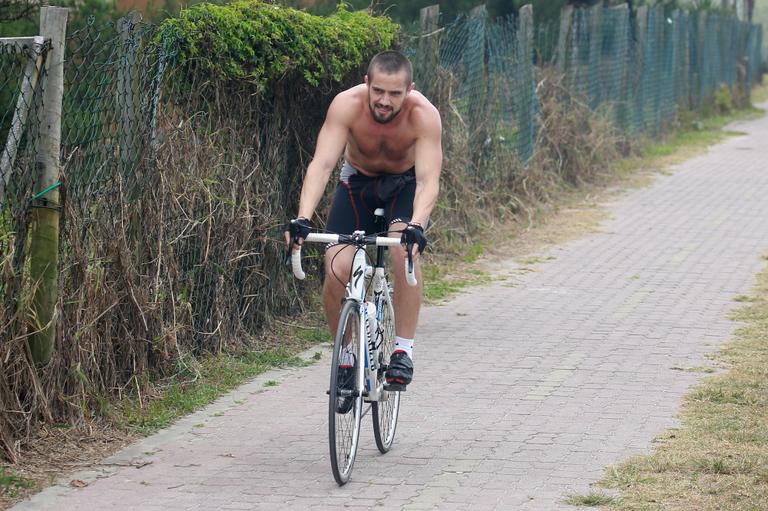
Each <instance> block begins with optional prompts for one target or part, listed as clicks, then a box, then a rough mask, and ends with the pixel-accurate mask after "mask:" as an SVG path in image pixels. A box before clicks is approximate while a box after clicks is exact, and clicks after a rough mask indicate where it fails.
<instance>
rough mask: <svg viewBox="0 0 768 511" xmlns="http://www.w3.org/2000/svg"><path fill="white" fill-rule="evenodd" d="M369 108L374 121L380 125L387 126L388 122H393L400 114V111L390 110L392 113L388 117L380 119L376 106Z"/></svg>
mask: <svg viewBox="0 0 768 511" xmlns="http://www.w3.org/2000/svg"><path fill="white" fill-rule="evenodd" d="M368 105H369V108H370V109H371V116H373V120H374V121H376V122H378V123H379V124H387V123H388V122H391V121H392V119H394V118H395V117H397V114H399V113H400V110H398V111H395V109H394V108H390V113H389V114H388V115H387V116H386V117H380V116H379V114H378V113H377V112H376V105H371V104H370V103H369V104H368Z"/></svg>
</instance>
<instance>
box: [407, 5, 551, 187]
mask: <svg viewBox="0 0 768 511" xmlns="http://www.w3.org/2000/svg"><path fill="white" fill-rule="evenodd" d="M521 20H522V19H521V18H520V17H507V18H504V19H501V20H496V21H491V20H490V19H489V18H488V14H487V12H486V11H485V9H477V10H475V11H474V13H473V15H472V16H469V17H462V18H459V19H457V20H456V21H455V22H454V23H452V24H451V25H449V26H446V27H444V30H443V31H442V32H441V33H439V34H436V35H434V36H433V37H434V38H436V39H438V40H439V43H438V44H437V45H435V46H434V50H432V51H436V52H437V58H434V59H430V58H427V57H425V56H423V55H418V54H417V55H416V61H417V62H434V63H435V64H433V65H436V66H437V67H436V68H432V69H422V70H419V72H420V73H421V76H424V77H429V78H431V79H435V78H438V79H441V80H444V79H445V76H446V74H445V72H441V70H444V71H446V72H447V73H448V76H450V81H451V83H452V84H453V87H452V90H451V95H450V97H451V105H450V107H451V108H453V109H454V111H455V112H457V113H458V114H459V115H460V117H461V119H462V123H463V125H464V126H465V127H466V130H467V132H468V134H469V140H470V147H471V148H472V150H473V155H472V156H473V158H474V159H475V161H477V162H479V161H481V160H482V155H484V154H486V155H487V154H488V153H489V152H492V151H512V152H515V153H516V154H517V155H518V157H519V158H520V159H521V160H522V161H527V160H528V159H529V158H530V157H531V155H532V154H533V148H534V139H535V133H536V125H535V114H536V111H537V108H538V103H537V99H536V91H535V81H534V64H533V40H532V35H533V26H532V24H531V25H530V30H529V31H528V33H527V34H526V33H525V31H526V28H525V25H522V30H521V24H522V23H523V22H522V21H521ZM542 37H543V36H542ZM422 48H423V47H422ZM430 89H434V86H431V85H427V87H426V90H430ZM445 107H446V108H447V107H448V106H447V105H446V106H445ZM471 171H472V172H476V173H478V174H479V177H480V178H483V177H487V176H484V175H483V173H484V172H486V171H487V169H485V168H484V167H483V166H482V165H476V166H475V167H473V169H472V170H471Z"/></svg>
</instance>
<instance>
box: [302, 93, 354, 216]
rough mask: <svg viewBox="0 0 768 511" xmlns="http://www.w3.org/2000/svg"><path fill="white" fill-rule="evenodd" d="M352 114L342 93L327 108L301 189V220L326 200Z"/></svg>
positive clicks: (345, 140)
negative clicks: (325, 194) (325, 193)
mask: <svg viewBox="0 0 768 511" xmlns="http://www.w3.org/2000/svg"><path fill="white" fill-rule="evenodd" d="M351 111H353V108H352V105H350V101H349V98H347V97H345V96H343V93H342V94H339V95H338V96H336V98H334V100H333V101H332V102H331V106H330V107H328V113H327V114H326V116H325V122H324V123H323V127H322V128H321V129H320V134H319V135H318V136H317V146H316V147H315V154H314V156H313V157H312V162H311V163H310V164H309V166H308V167H307V174H306V176H304V184H303V185H302V187H301V198H300V199H299V214H298V216H300V217H304V218H308V219H311V218H312V215H313V214H314V212H315V208H316V207H317V204H318V203H319V202H320V199H321V198H322V197H323V192H324V191H325V186H326V185H327V184H328V179H330V177H331V173H332V172H333V169H334V168H335V167H336V163H337V162H338V161H339V156H341V152H342V151H343V150H344V147H345V146H346V143H347V137H348V135H349V122H350V119H349V117H350V112H351Z"/></svg>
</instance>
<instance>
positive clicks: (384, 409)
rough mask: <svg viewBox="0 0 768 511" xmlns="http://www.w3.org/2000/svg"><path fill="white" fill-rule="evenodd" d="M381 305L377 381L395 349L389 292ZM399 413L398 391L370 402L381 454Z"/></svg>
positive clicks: (388, 446) (387, 447)
mask: <svg viewBox="0 0 768 511" xmlns="http://www.w3.org/2000/svg"><path fill="white" fill-rule="evenodd" d="M382 305H383V307H382V311H381V321H380V322H379V328H380V329H381V334H382V336H383V337H382V339H381V345H380V346H379V359H380V360H379V367H380V369H379V375H378V377H379V381H382V380H383V379H384V370H383V369H384V368H383V365H384V364H387V363H388V362H389V357H390V356H391V355H392V351H393V350H394V349H395V313H394V310H393V308H392V302H391V301H390V294H389V293H386V294H385V299H384V303H383V304H382ZM377 340H378V339H377ZM399 414H400V392H388V393H387V395H386V398H384V399H382V400H380V401H375V402H373V403H372V404H371V415H372V417H373V436H374V437H375V439H376V447H378V448H379V451H381V453H382V454H386V453H387V452H389V450H390V449H391V448H392V442H394V440H395V430H396V429H397V417H398V415H399Z"/></svg>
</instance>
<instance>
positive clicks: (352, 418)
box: [328, 300, 364, 486]
mask: <svg viewBox="0 0 768 511" xmlns="http://www.w3.org/2000/svg"><path fill="white" fill-rule="evenodd" d="M360 336H361V330H360V305H359V304H358V303H357V302H355V301H354V300H347V301H346V302H345V303H344V306H343V307H342V309H341V317H340V318H339V327H338V329H337V331H336V339H335V340H334V344H333V357H332V359H331V384H330V392H329V400H328V444H329V447H330V451H331V470H332V471H333V477H334V479H336V482H337V483H338V484H339V485H340V486H341V485H343V484H346V482H347V481H349V476H350V474H352V466H353V465H354V464H355V456H356V455H357V445H358V439H359V438H360V419H361V416H362V412H363V396H362V392H361V389H360V388H359V384H358V382H359V381H360V378H359V376H360V372H361V371H362V370H363V364H364V361H362V360H357V359H356V358H357V354H358V353H359V346H360V342H362V340H361V338H360ZM345 350H348V351H350V352H351V353H353V354H354V355H353V356H350V355H349V354H344V353H343V352H344V351H345ZM350 357H352V358H350Z"/></svg>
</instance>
